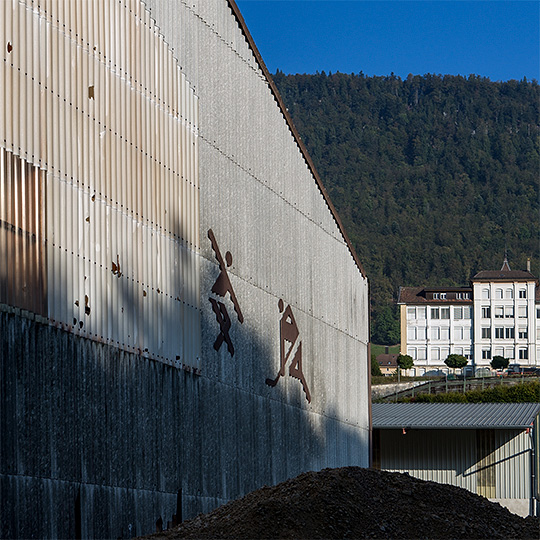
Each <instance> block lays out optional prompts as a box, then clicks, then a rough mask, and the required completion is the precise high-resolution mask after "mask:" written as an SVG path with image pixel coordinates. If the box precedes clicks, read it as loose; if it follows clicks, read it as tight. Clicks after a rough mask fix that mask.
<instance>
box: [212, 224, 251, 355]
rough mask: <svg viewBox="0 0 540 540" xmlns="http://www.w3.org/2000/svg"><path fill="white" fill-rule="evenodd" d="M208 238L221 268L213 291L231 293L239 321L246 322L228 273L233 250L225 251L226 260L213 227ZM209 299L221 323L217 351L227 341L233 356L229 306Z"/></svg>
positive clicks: (222, 295)
mask: <svg viewBox="0 0 540 540" xmlns="http://www.w3.org/2000/svg"><path fill="white" fill-rule="evenodd" d="M208 238H210V242H211V243H212V249H213V250H214V253H215V255H216V259H217V262H218V263H219V269H220V273H219V276H218V277H217V279H216V282H215V283H214V285H213V287H212V292H213V293H214V294H216V295H218V296H221V297H222V298H225V296H226V295H227V293H229V296H230V298H231V302H232V303H233V306H234V311H236V315H237V317H238V321H239V322H240V324H242V323H243V322H244V316H243V315H242V310H241V309H240V305H239V304H238V300H237V299H236V295H235V294H234V289H233V287H232V284H231V280H230V279H229V274H228V273H227V267H229V266H231V264H232V255H231V252H230V251H227V253H225V260H223V257H222V255H221V251H220V250H219V246H218V244H217V240H216V237H215V235H214V233H213V231H212V229H209V230H208ZM225 263H227V264H225ZM209 300H210V303H211V304H212V310H213V312H214V313H215V315H216V321H217V323H218V324H219V335H218V337H217V338H216V341H215V342H214V349H216V351H219V349H220V348H221V345H223V343H226V344H227V350H228V351H229V354H230V355H231V356H234V346H233V343H232V341H231V337H230V335H229V330H230V329H231V318H230V317H229V313H228V311H227V307H226V306H225V304H224V303H223V302H219V301H218V300H215V299H214V298H209Z"/></svg>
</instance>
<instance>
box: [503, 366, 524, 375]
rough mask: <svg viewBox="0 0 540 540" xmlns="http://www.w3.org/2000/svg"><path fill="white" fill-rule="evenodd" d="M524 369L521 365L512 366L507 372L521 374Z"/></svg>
mask: <svg viewBox="0 0 540 540" xmlns="http://www.w3.org/2000/svg"><path fill="white" fill-rule="evenodd" d="M522 369H523V368H522V367H521V366H520V365H519V364H510V365H509V366H508V369H507V370H506V372H507V373H521V371H522Z"/></svg>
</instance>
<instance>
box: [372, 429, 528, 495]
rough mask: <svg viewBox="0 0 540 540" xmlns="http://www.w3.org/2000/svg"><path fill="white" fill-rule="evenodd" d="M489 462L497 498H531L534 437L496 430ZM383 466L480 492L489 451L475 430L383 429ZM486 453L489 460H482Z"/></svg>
mask: <svg viewBox="0 0 540 540" xmlns="http://www.w3.org/2000/svg"><path fill="white" fill-rule="evenodd" d="M494 432H495V439H494V449H493V452H492V453H491V455H490V458H489V460H487V461H488V462H489V464H491V465H490V466H492V467H493V468H494V473H495V490H494V491H492V492H491V493H492V497H491V498H494V499H527V498H529V497H530V493H531V468H530V460H531V457H530V443H529V441H528V437H529V436H528V434H527V433H526V432H525V431H519V430H494ZM380 433H381V469H383V470H389V471H395V472H407V473H409V474H411V475H412V476H415V477H417V478H421V479H422V480H432V481H434V482H440V483H443V484H451V485H454V486H458V487H462V488H465V489H468V490H469V491H472V492H473V493H479V492H480V491H481V489H480V487H479V486H478V479H479V474H480V473H481V471H480V469H481V467H482V465H483V464H484V462H486V460H485V459H484V458H485V457H486V456H480V455H478V453H477V432H476V430H472V429H471V430H418V431H415V430H407V431H406V434H405V435H403V433H402V431H398V430H386V429H382V430H380ZM483 459H484V462H482V463H481V461H482V460H483Z"/></svg>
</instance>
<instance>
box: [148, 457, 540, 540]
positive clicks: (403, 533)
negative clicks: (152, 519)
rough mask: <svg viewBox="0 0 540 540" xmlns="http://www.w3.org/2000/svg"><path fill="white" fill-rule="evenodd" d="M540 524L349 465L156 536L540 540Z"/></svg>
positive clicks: (442, 488)
mask: <svg viewBox="0 0 540 540" xmlns="http://www.w3.org/2000/svg"><path fill="white" fill-rule="evenodd" d="M539 526H540V521H539V520H538V519H537V518H532V517H528V518H521V517H519V516H517V515H515V514H512V513H510V512H509V511H508V510H506V509H505V508H503V507H502V506H500V505H499V504H496V503H491V502H489V501H488V500H487V499H485V498H483V497H480V496H478V495H475V494H473V493H470V492H469V491H466V490H464V489H461V488H457V487H454V486H448V485H444V484H437V483H434V482H426V481H423V480H418V479H416V478H413V477H411V476H409V475H407V474H398V473H390V472H386V471H377V470H373V469H361V468H359V467H344V468H341V469H325V470H323V471H320V472H308V473H304V474H301V475H300V476H298V477H297V478H294V479H291V480H287V481H286V482H282V483H281V484H278V485H277V486H273V487H263V488H262V489H259V490H257V491H254V492H252V493H250V494H248V495H246V496H245V497H243V498H242V499H238V500H236V501H232V502H230V503H228V504H226V505H224V506H221V507H220V508H217V509H216V510H214V511H213V512H210V513H209V514H204V515H202V514H201V515H199V516H197V517H196V518H195V519H193V520H191V521H187V522H184V523H182V524H181V525H180V526H178V527H176V528H174V529H171V530H168V531H164V532H162V533H157V534H154V535H152V536H151V537H150V538H156V539H157V538H167V539H174V538H192V539H194V538H197V539H205V538H235V539H248V538H249V539H257V538H295V539H303V538H305V539H308V538H309V539H317V538H325V539H334V538H381V539H392V538H407V539H413V538H414V539H417V538H418V539H430V540H433V539H438V538H440V539H445V540H448V539H453V538H459V539H467V540H468V539H473V538H485V539H498V538H500V539H505V540H509V539H519V540H525V539H535V540H537V539H539V538H540V528H539Z"/></svg>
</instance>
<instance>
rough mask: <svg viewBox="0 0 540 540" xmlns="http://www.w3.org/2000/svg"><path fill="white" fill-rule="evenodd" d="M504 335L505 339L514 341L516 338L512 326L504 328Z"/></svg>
mask: <svg viewBox="0 0 540 540" xmlns="http://www.w3.org/2000/svg"><path fill="white" fill-rule="evenodd" d="M504 334H505V337H506V339H514V338H515V337H516V332H515V330H514V327H513V326H509V327H508V328H505V329H504Z"/></svg>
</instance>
